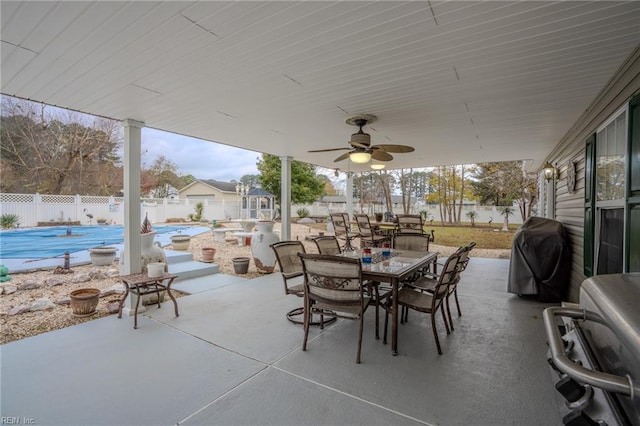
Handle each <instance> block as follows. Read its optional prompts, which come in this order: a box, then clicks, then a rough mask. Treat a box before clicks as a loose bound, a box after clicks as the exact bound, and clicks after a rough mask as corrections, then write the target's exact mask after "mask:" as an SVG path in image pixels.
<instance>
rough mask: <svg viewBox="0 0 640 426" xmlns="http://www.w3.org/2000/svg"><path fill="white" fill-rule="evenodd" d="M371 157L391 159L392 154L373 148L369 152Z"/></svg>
mask: <svg viewBox="0 0 640 426" xmlns="http://www.w3.org/2000/svg"><path fill="white" fill-rule="evenodd" d="M371 157H372V158H373V159H374V160H378V161H391V160H393V155H391V154H389V153H388V152H385V151H383V150H381V149H374V150H373V152H372V153H371Z"/></svg>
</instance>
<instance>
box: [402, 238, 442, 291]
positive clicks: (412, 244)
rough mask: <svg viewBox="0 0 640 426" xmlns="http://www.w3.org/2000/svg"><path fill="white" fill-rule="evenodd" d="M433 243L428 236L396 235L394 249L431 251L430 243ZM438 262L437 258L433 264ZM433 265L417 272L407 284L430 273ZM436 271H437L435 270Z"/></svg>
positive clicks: (408, 279)
mask: <svg viewBox="0 0 640 426" xmlns="http://www.w3.org/2000/svg"><path fill="white" fill-rule="evenodd" d="M430 242H431V238H429V235H427V234H396V235H394V236H393V240H392V247H393V248H394V249H396V250H411V251H423V252H426V251H429V243H430ZM436 261H437V257H436V258H435V259H434V261H433V263H435V262H436ZM433 263H432V264H429V265H427V266H426V267H424V268H423V269H422V270H421V271H419V272H416V273H415V274H413V275H412V276H410V277H407V279H406V280H405V281H406V282H409V283H410V282H414V281H416V280H417V279H419V278H420V277H422V276H423V275H424V274H425V273H427V272H429V269H430V268H432V266H433ZM434 270H435V269H434Z"/></svg>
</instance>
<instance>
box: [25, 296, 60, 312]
mask: <svg viewBox="0 0 640 426" xmlns="http://www.w3.org/2000/svg"><path fill="white" fill-rule="evenodd" d="M55 307H56V305H55V303H53V302H52V301H51V300H49V298H47V297H43V298H41V299H38V300H36V301H35V302H33V303H32V304H31V306H29V310H30V311H31V312H36V311H45V310H47V309H53V308H55Z"/></svg>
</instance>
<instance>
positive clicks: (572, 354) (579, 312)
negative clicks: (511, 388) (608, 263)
mask: <svg viewBox="0 0 640 426" xmlns="http://www.w3.org/2000/svg"><path fill="white" fill-rule="evenodd" d="M544 323H545V330H546V333H547V339H548V343H549V364H550V366H551V368H552V376H553V378H554V381H555V382H556V384H555V387H556V390H557V391H558V395H559V398H561V399H563V404H562V406H563V407H564V409H563V413H562V419H563V423H564V424H566V425H571V426H580V425H604V424H606V425H608V426H615V425H640V274H611V275H599V276H595V277H592V278H589V279H587V280H585V281H584V282H583V283H582V287H581V289H580V303H579V305H576V304H563V306H558V307H551V308H547V309H545V311H544Z"/></svg>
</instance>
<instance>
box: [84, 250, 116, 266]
mask: <svg viewBox="0 0 640 426" xmlns="http://www.w3.org/2000/svg"><path fill="white" fill-rule="evenodd" d="M117 251H118V249H117V248H115V247H95V248H92V249H89V256H90V257H91V264H93V266H108V265H111V264H112V263H113V261H114V260H115V259H116V252H117Z"/></svg>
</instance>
